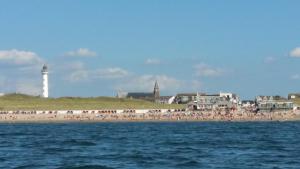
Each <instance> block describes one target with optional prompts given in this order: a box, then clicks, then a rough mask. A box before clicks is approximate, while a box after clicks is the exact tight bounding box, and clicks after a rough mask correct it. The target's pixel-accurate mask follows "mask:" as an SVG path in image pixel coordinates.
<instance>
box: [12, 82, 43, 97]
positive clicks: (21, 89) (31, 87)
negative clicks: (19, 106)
mask: <svg viewBox="0 0 300 169" xmlns="http://www.w3.org/2000/svg"><path fill="white" fill-rule="evenodd" d="M16 92H17V93H22V94H28V95H34V96H38V95H40V94H41V84H40V83H39V81H37V80H28V79H26V80H25V79H23V80H18V81H17V82H16Z"/></svg>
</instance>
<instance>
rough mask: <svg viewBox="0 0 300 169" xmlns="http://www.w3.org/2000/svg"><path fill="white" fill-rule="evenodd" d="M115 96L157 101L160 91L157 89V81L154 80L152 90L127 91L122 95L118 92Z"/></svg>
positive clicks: (158, 100)
mask: <svg viewBox="0 0 300 169" xmlns="http://www.w3.org/2000/svg"><path fill="white" fill-rule="evenodd" d="M117 97H119V98H124V97H125V98H130V99H140V100H146V101H151V102H156V103H159V102H160V91H159V86H158V82H157V81H156V82H155V84H154V89H153V92H129V93H127V94H124V93H122V95H121V94H119V93H118V96H117Z"/></svg>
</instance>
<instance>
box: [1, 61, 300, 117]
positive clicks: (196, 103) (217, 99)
mask: <svg viewBox="0 0 300 169" xmlns="http://www.w3.org/2000/svg"><path fill="white" fill-rule="evenodd" d="M41 74H42V84H43V85H42V93H41V97H43V98H48V97H49V91H48V90H49V89H48V67H47V65H43V67H42V70H41ZM4 95H5V94H3V93H2V94H1V95H0V96H4ZM116 97H117V98H127V99H138V100H144V101H148V102H153V103H157V104H182V105H186V109H187V110H192V111H213V110H226V111H229V110H245V111H249V112H259V111H261V112H272V111H289V110H300V105H298V104H297V103H295V102H294V100H297V99H300V93H290V94H288V96H287V97H283V96H261V95H259V96H256V98H255V99H254V100H242V99H241V98H240V97H239V95H238V94H236V93H231V92H220V93H217V94H207V93H201V92H195V93H178V94H176V95H175V96H161V95H160V89H159V82H158V81H156V82H155V84H154V87H153V91H150V92H118V93H117V95H116Z"/></svg>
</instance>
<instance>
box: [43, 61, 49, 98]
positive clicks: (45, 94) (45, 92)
mask: <svg viewBox="0 0 300 169" xmlns="http://www.w3.org/2000/svg"><path fill="white" fill-rule="evenodd" d="M42 76H43V95H42V96H43V97H44V98H48V67H47V65H46V64H45V65H44V66H43V69H42Z"/></svg>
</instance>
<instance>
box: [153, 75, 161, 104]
mask: <svg viewBox="0 0 300 169" xmlns="http://www.w3.org/2000/svg"><path fill="white" fill-rule="evenodd" d="M153 94H154V101H155V102H159V97H160V94H159V87H158V83H157V80H156V81H155V85H154V91H153Z"/></svg>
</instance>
